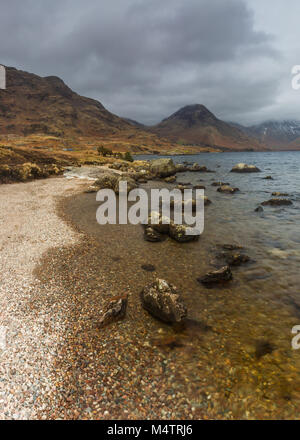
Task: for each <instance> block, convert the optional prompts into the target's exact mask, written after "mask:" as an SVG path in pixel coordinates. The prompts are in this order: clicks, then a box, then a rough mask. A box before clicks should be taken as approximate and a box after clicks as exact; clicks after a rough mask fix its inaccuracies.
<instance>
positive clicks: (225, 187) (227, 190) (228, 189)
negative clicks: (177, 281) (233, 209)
mask: <svg viewBox="0 0 300 440" xmlns="http://www.w3.org/2000/svg"><path fill="white" fill-rule="evenodd" d="M217 191H218V192H221V193H226V194H234V193H235V192H237V191H239V189H238V188H231V186H228V185H222V186H220V187H219V188H218V189H217Z"/></svg>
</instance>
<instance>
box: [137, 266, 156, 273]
mask: <svg viewBox="0 0 300 440" xmlns="http://www.w3.org/2000/svg"><path fill="white" fill-rule="evenodd" d="M141 268H142V269H143V270H145V271H146V272H155V270H156V267H155V266H153V264H142V266H141Z"/></svg>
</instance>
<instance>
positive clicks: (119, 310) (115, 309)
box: [98, 295, 128, 328]
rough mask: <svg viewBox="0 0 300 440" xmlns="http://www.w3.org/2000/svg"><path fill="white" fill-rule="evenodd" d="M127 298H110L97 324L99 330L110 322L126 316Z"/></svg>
mask: <svg viewBox="0 0 300 440" xmlns="http://www.w3.org/2000/svg"><path fill="white" fill-rule="evenodd" d="M127 303H128V297H127V295H124V296H118V297H116V298H112V299H111V300H110V302H109V304H107V306H106V307H105V310H104V313H103V315H102V317H101V318H100V321H99V323H98V327H99V328H103V327H105V326H107V325H109V324H111V323H112V322H116V321H119V320H121V319H123V318H124V317H125V315H126V309H127Z"/></svg>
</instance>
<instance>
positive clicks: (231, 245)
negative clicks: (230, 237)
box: [219, 243, 243, 251]
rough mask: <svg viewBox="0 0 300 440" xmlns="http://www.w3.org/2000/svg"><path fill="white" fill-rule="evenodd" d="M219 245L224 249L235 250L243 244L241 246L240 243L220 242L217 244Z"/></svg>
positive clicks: (241, 247)
mask: <svg viewBox="0 0 300 440" xmlns="http://www.w3.org/2000/svg"><path fill="white" fill-rule="evenodd" d="M219 247H221V248H222V249H224V250H225V251H236V250H239V249H243V246H241V245H240V244H229V243H226V244H221V245H219Z"/></svg>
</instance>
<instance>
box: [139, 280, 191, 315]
mask: <svg viewBox="0 0 300 440" xmlns="http://www.w3.org/2000/svg"><path fill="white" fill-rule="evenodd" d="M141 301H142V305H143V307H144V309H146V310H147V311H148V312H149V313H151V315H153V316H154V317H156V318H158V319H160V320H161V321H164V322H166V323H168V324H173V323H179V322H181V321H182V320H184V319H185V318H186V316H187V310H186V307H185V306H184V304H183V303H182V300H181V297H180V294H179V292H178V291H177V289H176V287H175V286H173V285H172V284H169V283H168V282H167V281H165V280H161V279H156V280H155V281H154V282H153V283H151V284H149V285H148V286H146V287H144V289H143V290H142V292H141Z"/></svg>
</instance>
